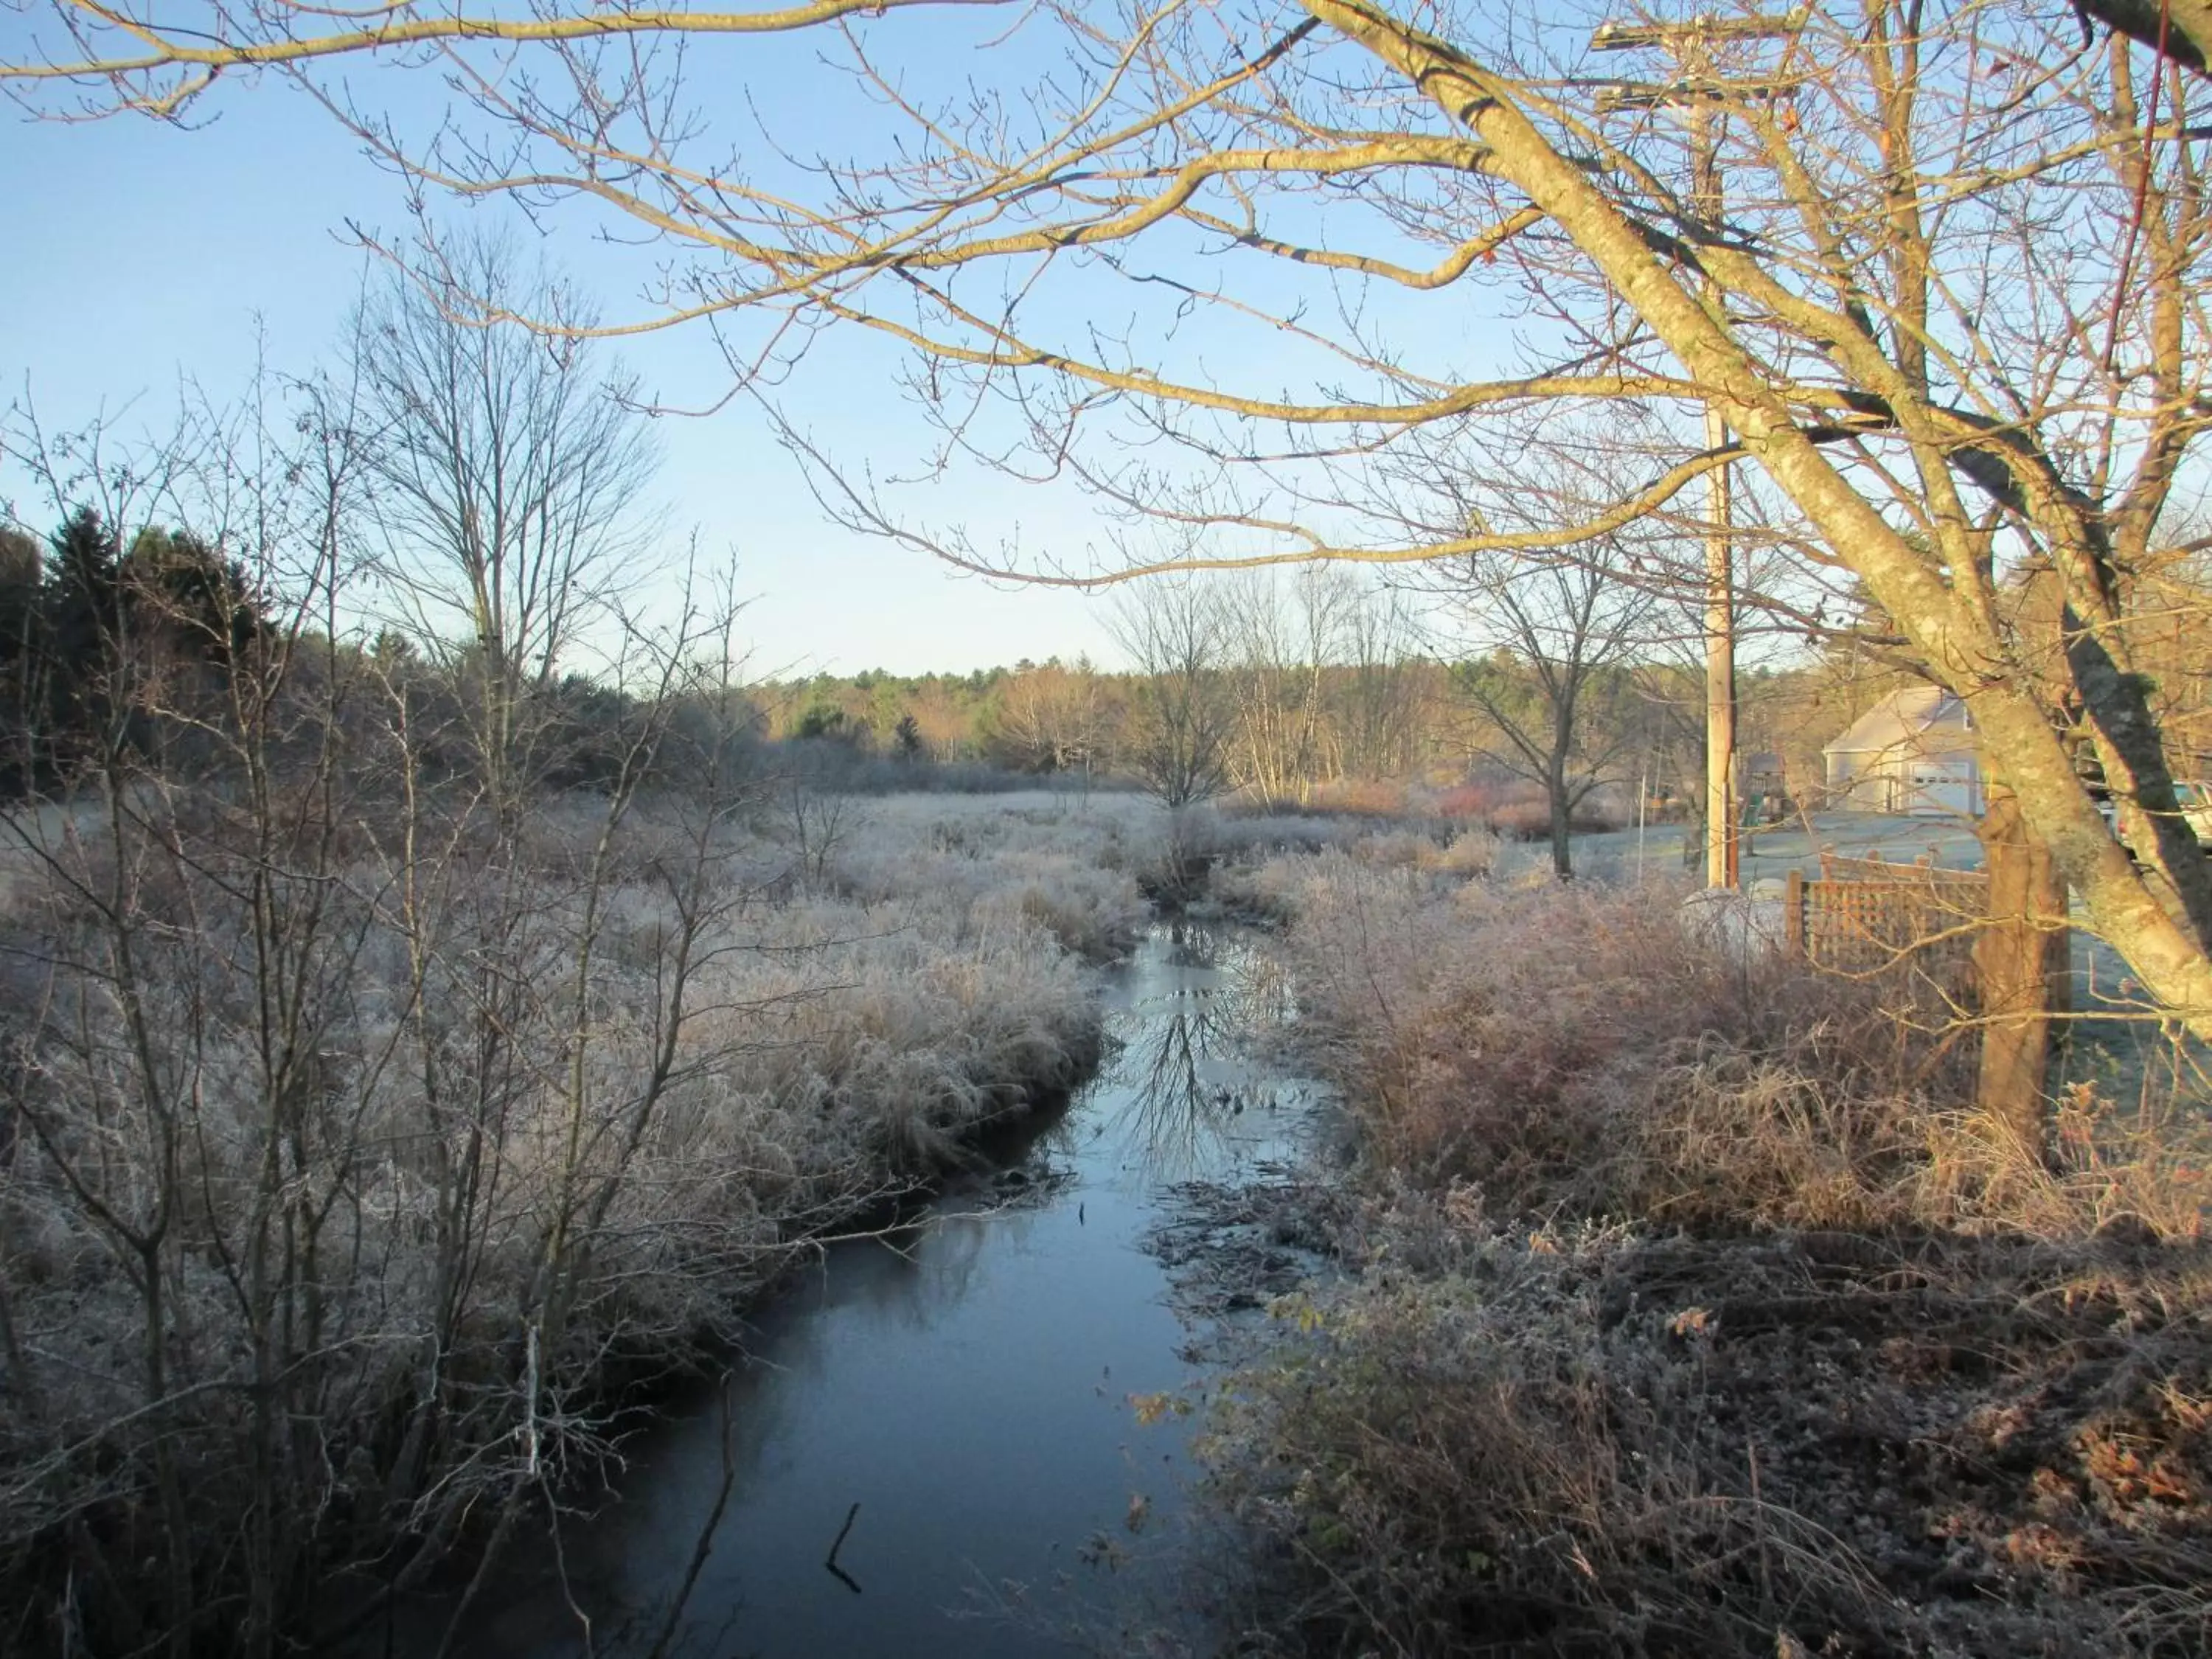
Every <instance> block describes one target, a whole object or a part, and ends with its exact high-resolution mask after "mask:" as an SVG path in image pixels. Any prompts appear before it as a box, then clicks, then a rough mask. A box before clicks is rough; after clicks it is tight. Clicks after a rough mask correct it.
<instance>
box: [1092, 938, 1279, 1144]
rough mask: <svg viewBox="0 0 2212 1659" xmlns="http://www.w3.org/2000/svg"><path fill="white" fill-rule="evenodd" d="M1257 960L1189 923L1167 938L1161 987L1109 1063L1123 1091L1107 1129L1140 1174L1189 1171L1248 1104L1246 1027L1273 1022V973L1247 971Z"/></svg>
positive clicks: (1261, 1100) (1266, 1100) (1251, 1096)
mask: <svg viewBox="0 0 2212 1659" xmlns="http://www.w3.org/2000/svg"><path fill="white" fill-rule="evenodd" d="M1165 965H1166V967H1167V969H1168V970H1169V972H1168V974H1167V975H1165V977H1167V978H1168V979H1169V980H1170V984H1169V985H1168V986H1167V987H1164V991H1162V992H1157V993H1155V994H1153V995H1151V996H1148V997H1146V998H1145V999H1144V1000H1143V1001H1142V1002H1141V1003H1140V1004H1139V1009H1138V1018H1137V1019H1136V1021H1135V1022H1134V1025H1135V1029H1134V1030H1133V1031H1132V1032H1131V1033H1130V1035H1129V1037H1128V1042H1127V1047H1126V1048H1124V1049H1123V1051H1122V1053H1121V1057H1120V1059H1119V1060H1117V1061H1116V1063H1115V1081H1117V1082H1119V1083H1120V1084H1121V1085H1122V1086H1123V1087H1124V1088H1126V1089H1127V1091H1128V1097H1127V1104H1126V1105H1125V1106H1124V1107H1123V1108H1122V1109H1121V1111H1119V1112H1118V1113H1116V1114H1115V1118H1114V1120H1113V1128H1114V1129H1115V1131H1116V1132H1118V1133H1120V1134H1121V1135H1122V1136H1123V1137H1124V1139H1126V1141H1127V1144H1128V1146H1129V1148H1130V1151H1131V1152H1132V1154H1133V1156H1134V1158H1136V1160H1137V1162H1138V1165H1139V1172H1140V1173H1141V1174H1142V1175H1143V1176H1145V1177H1146V1179H1148V1180H1152V1181H1156V1182H1167V1181H1176V1180H1181V1179H1185V1178H1187V1177H1188V1176H1193V1175H1194V1174H1196V1173H1198V1172H1199V1171H1200V1170H1202V1169H1203V1168H1204V1167H1205V1166H1206V1164H1207V1163H1208V1162H1209V1161H1210V1160H1211V1158H1212V1154H1213V1153H1214V1152H1216V1151H1217V1150H1218V1148H1219V1147H1220V1146H1221V1144H1222V1142H1223V1141H1224V1140H1225V1139H1228V1138H1229V1137H1230V1136H1231V1133H1233V1131H1234V1128H1235V1120H1236V1119H1237V1117H1238V1116H1240V1115H1242V1114H1243V1112H1244V1110H1245V1109H1247V1108H1248V1107H1249V1106H1255V1105H1256V1106H1261V1107H1265V1106H1267V1105H1268V1104H1270V1103H1271V1101H1272V1097H1271V1096H1269V1095H1267V1094H1266V1093H1264V1092H1261V1091H1258V1090H1255V1087H1254V1079H1253V1078H1252V1077H1251V1075H1250V1073H1249V1068H1248V1066H1247V1063H1246V1056H1245V1054H1244V1052H1243V1041H1244V1039H1245V1037H1246V1036H1249V1034H1250V1032H1251V1031H1252V1030H1254V1028H1255V1026H1256V1025H1258V1024H1262V1023H1265V1022H1267V1021H1268V1020H1270V1019H1272V1018H1274V1017H1275V1004H1276V1002H1277V1000H1279V995H1280V992H1279V978H1278V976H1276V975H1270V974H1267V973H1265V972H1255V971H1254V970H1255V969H1256V968H1259V967H1260V965H1261V958H1260V957H1259V955H1258V953H1256V952H1254V951H1251V950H1250V949H1249V947H1246V946H1243V945H1241V944H1240V943H1238V942H1237V941H1235V940H1234V939H1231V938H1226V937H1224V936H1222V935H1220V934H1218V933H1214V932H1213V931H1212V930H1211V929H1208V928H1206V927H1200V926H1198V925H1196V924H1194V923H1189V922H1182V923H1177V924H1176V926H1175V927H1173V928H1172V929H1171V931H1170V934H1169V941H1168V951H1167V956H1166V963H1165Z"/></svg>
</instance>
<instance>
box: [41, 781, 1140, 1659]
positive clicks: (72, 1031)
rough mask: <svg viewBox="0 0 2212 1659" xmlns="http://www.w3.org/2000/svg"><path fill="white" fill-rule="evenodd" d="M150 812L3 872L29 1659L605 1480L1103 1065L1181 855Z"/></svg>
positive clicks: (782, 815) (827, 813)
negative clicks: (652, 1415)
mask: <svg viewBox="0 0 2212 1659" xmlns="http://www.w3.org/2000/svg"><path fill="white" fill-rule="evenodd" d="M605 811H606V807H605V803H603V802H595V801H592V800H591V799H584V798H573V799H556V800H547V801H541V802H538V803H537V804H535V805H534V806H533V807H532V809H531V810H530V811H529V813H528V815H527V817H526V819H525V820H524V821H523V822H521V823H517V824H512V825H506V826H502V827H501V829H500V830H499V832H498V833H496V834H494V833H491V832H490V831H489V826H487V825H480V824H474V823H471V821H470V820H469V819H467V818H465V817H463V818H461V819H459V820H434V819H432V818H430V817H425V818H424V819H423V820H422V821H421V822H418V823H416V824H415V825H414V828H413V829H412V830H411V831H410V833H409V834H407V835H404V836H403V835H401V834H399V833H398V831H397V829H385V830H381V831H380V832H378V833H375V834H373V835H372V834H369V833H368V832H366V831H365V830H360V829H351V828H349V830H348V834H347V835H346V836H342V837H339V838H337V839H336V840H334V841H331V842H328V843H315V844H316V845H326V846H327V847H328V848H330V849H331V860H330V861H329V862H327V863H326V864H325V865H324V866H322V867H319V868H318V867H301V866H302V865H303V863H304V855H303V854H301V853H300V852H299V851H298V848H299V847H300V846H301V842H298V841H297V840H295V839H290V838H280V840H281V841H282V844H283V846H284V847H285V848H286V857H287V859H289V860H294V862H292V863H289V864H276V863H273V862H271V861H270V860H267V859H266V858H265V857H264V856H263V855H262V854H258V852H257V851H256V848H257V846H258V842H256V840H255V836H254V826H253V825H252V823H250V822H247V821H246V820H244V819H242V818H241V817H240V816H239V814H238V813H237V812H236V811H234V809H232V808H231V807H229V806H228V805H223V804H219V803H210V802H209V801H205V800H203V799H199V798H198V797H197V796H195V795H193V794H192V793H190V792H188V791H183V790H174V789H171V790H164V791H156V792H154V793H149V794H148V795H147V796H146V797H145V798H144V799H143V800H141V801H139V802H137V804H135V805H133V806H132V807H131V814H132V821H131V823H127V824H126V825H125V828H124V829H123V832H122V833H121V834H120V835H118V834H117V833H115V832H113V831H112V829H102V827H101V826H100V823H99V822H98V817H97V814H93V815H91V816H90V817H86V816H85V815H83V814H79V815H77V817H76V819H72V820H71V822H70V823H69V824H68V825H66V826H64V828H65V829H66V831H67V833H62V832H61V831H57V833H55V834H53V835H50V836H41V835H39V834H36V833H32V834H29V835H27V836H21V837H18V839H17V844H16V847H15V852H14V854H12V855H11V857H10V859H9V864H8V868H7V871H6V875H7V879H8V908H7V911H6V914H5V915H0V933H4V936H5V943H6V945H7V946H8V947H9V948H8V957H7V960H8V964H9V966H8V969H7V970H6V971H7V972H8V974H9V975H10V978H9V985H8V988H9V991H10V992H11V993H12V999H11V1006H10V1007H9V1018H8V1022H7V1030H6V1031H5V1032H4V1034H0V1035H4V1037H5V1039H6V1042H7V1044H8V1047H7V1051H6V1054H7V1060H8V1064H7V1066H6V1068H5V1075H4V1079H0V1081H3V1082H4V1091H0V1358H4V1362H5V1364H4V1370H0V1396H4V1408H0V1585H6V1586H9V1587H11V1589H10V1593H9V1595H6V1596H5V1597H4V1598H0V1599H5V1600H6V1601H8V1602H9V1604H10V1605H12V1606H14V1607H16V1608H18V1609H21V1610H25V1611H23V1612H22V1613H21V1618H20V1620H19V1619H17V1618H16V1616H15V1615H13V1614H11V1615H9V1617H8V1618H7V1619H5V1620H0V1646H4V1647H9V1649H10V1650H17V1649H21V1650H38V1649H41V1648H47V1647H53V1648H60V1649H68V1648H70V1647H71V1646H72V1645H75V1646H76V1647H78V1648H79V1649H81V1650H107V1649H112V1650H131V1649H134V1648H135V1647H137V1646H138V1645H142V1644H144V1643H146V1642H147V1641H149V1640H150V1639H152V1638H153V1637H154V1636H155V1634H156V1633H157V1632H160V1631H161V1630H162V1629H163V1628H165V1627H167V1626H169V1625H172V1624H174V1623H177V1622H179V1621H181V1622H182V1623H183V1624H185V1625H186V1626H193V1625H196V1624H197V1623H198V1622H199V1621H201V1620H204V1619H206V1618H210V1617H212V1616H213V1614H212V1613H209V1612H206V1611H204V1610H205V1609H210V1608H220V1607H223V1606H225V1605H227V1604H228V1601H227V1598H231V1597H234V1596H235V1595H259V1596H264V1597H266V1596H270V1595H278V1594H289V1593H290V1592H289V1591H285V1590H284V1589H283V1586H284V1585H286V1584H292V1585H298V1586H306V1585H312V1584H313V1583H314V1582H315V1581H316V1575H317V1573H318V1571H319V1570H320V1569H321V1568H322V1567H324V1566H325V1565H328V1564H329V1563H331V1561H335V1560H343V1559H348V1558H349V1556H350V1555H352V1554H353V1553H356V1552H358V1551H360V1550H363V1549H367V1550H371V1551H374V1550H377V1549H381V1548H383V1547H385V1546H386V1544H387V1543H389V1542H390V1541H391V1540H392V1538H393V1537H394V1536H395V1534H396V1532H404V1534H407V1535H409V1536H410V1537H411V1538H413V1539H414V1540H415V1541H416V1544H417V1545H418V1546H419V1547H421V1548H422V1551H423V1552H424V1554H423V1555H422V1559H424V1560H428V1559H430V1558H431V1557H433V1556H435V1553H437V1552H438V1550H439V1549H440V1548H441V1547H443V1545H445V1544H446V1543H447V1542H449V1541H451V1539H452V1537H453V1535H454V1534H453V1530H452V1529H453V1528H455V1527H457V1526H458V1525H459V1523H460V1522H461V1521H462V1520H463V1518H464V1517H468V1518H472V1519H475V1520H478V1521H484V1517H486V1516H500V1515H504V1514H507V1513H509V1512H510V1511H511V1510H512V1507H513V1504H515V1503H516V1501H517V1499H516V1494H517V1493H520V1492H526V1491H532V1490H537V1489H538V1487H539V1486H541V1485H543V1484H544V1483H548V1482H555V1481H557V1479H558V1477H559V1475H560V1474H561V1473H562V1471H564V1470H571V1469H574V1468H577V1467H578V1466H579V1464H580V1462H584V1463H587V1462H589V1460H590V1459H591V1458H592V1457H593V1456H595V1455H598V1454H599V1450H600V1449H601V1448H602V1441H601V1436H602V1434H603V1433H604V1429H605V1421H606V1419H605V1410H604V1407H605V1403H606V1392H605V1391H606V1384H607V1383H609V1382H610V1381H611V1380H613V1379H616V1378H618V1377H628V1376H635V1374H637V1372H638V1371H639V1370H653V1369H658V1368H665V1366H667V1365H669V1364H674V1363H679V1362H681V1361H684V1359H686V1358H689V1357H690V1356H692V1355H695V1354H696V1353H697V1352H700V1351H701V1345H702V1342H706V1341H709V1340H713V1339H714V1338H716V1337H717V1336H718V1335H721V1334H730V1333H732V1332H734V1330H735V1328H736V1322H737V1320H738V1316H740V1315H742V1313H743V1312H744V1310H745V1308H746V1306H747V1304H748V1301H749V1299H750V1298H751V1297H754V1296H755V1295H757V1293H758V1292H759V1291H760V1290H761V1289H762V1288H763V1286H764V1285H768V1284H769V1282H771V1281H772V1280H773V1279H775V1277H776V1276H777V1275H778V1274H779V1273H781V1271H782V1270H783V1269H784V1268H785V1267H787V1266H788V1265H789V1264H791V1263H792V1262H793V1261H795V1260H796V1259H798V1256H799V1253H801V1252H803V1251H804V1250H805V1249H807V1244H806V1240H807V1239H808V1237H810V1236H812V1235H816V1234H818V1233H819V1232H820V1231H823V1229H825V1228H831V1227H835V1226H838V1225H844V1224H846V1223H848V1221H849V1220H850V1219H851V1218H853V1217H854V1216H855V1215H858V1214H860V1213H862V1212H866V1211H868V1210H870V1209H871V1208H872V1207H874V1206H880V1205H881V1204H883V1203H884V1201H885V1200H888V1199H890V1198H891V1197H893V1196H894V1195H896V1194H900V1193H902V1192H907V1191H911V1190H912V1189H913V1188H915V1186H916V1185H917V1184H918V1183H921V1182H927V1180H928V1179H929V1178H930V1177H931V1176H933V1174H934V1173H935V1172H937V1171H939V1170H942V1169H943V1168H944V1167H945V1164H946V1161H947V1160H948V1159H951V1158H956V1157H957V1156H959V1155H960V1154H959V1147H960V1143H961V1142H962V1141H963V1139H967V1138H968V1137H969V1136H972V1135H973V1134H974V1133H975V1132H976V1131H977V1130H978V1129H979V1128H981V1127H982V1126H984V1125H986V1124H988V1123H991V1122H993V1121H1000V1120H1003V1119H1004V1118H1006V1116H1007V1115H1010V1114H1013V1113H1018V1112H1020V1111H1023V1110H1026V1109H1030V1107H1031V1106H1032V1105H1033V1104H1034V1103H1036V1101H1037V1100H1039V1099H1040V1098H1041V1097H1045V1096H1048V1095H1049V1094H1050V1093H1051V1092H1052V1091H1056V1090H1060V1089H1062V1088H1065V1087H1066V1086H1068V1085H1072V1084H1073V1082H1074V1081H1076V1080H1077V1079H1078V1078H1079V1075H1080V1073H1081V1072H1082V1071H1083V1070H1084V1068H1085V1067H1086V1066H1088V1065H1089V1064H1090V1063H1091V1060H1092V1059H1093V1057H1094V1056H1095V1054H1096V1050H1097V1042H1098V1033H1099V1019H1100V1015H1099V1009H1098V1005H1097V994H1096V991H1097V986H1096V975H1095V970H1094V969H1093V968H1092V967H1091V965H1090V961H1091V959H1095V958H1103V957H1109V956H1111V955H1112V954H1114V953H1115V951H1118V950H1119V949H1121V948H1123V947H1124V946H1125V945H1127V943H1128V941H1129V940H1131V939H1133V937H1134V935H1135V933H1136V931H1137V929H1138V928H1139V926H1140V925H1141V921H1142V917H1143V915H1144V907H1143V901H1142V898H1141V896H1140V894H1139V890H1138V886H1137V878H1136V875H1135V874H1134V873H1133V872H1134V871H1135V870H1136V869H1138V868H1139V867H1141V866H1142V863H1143V861H1144V860H1146V858H1148V857H1153V856H1157V851H1156V833H1155V832H1156V830H1157V827H1158V826H1157V823H1156V822H1155V817H1152V816H1148V814H1147V812H1146V809H1145V808H1144V807H1143V806H1142V805H1141V804H1140V803H1136V802H1133V801H1131V800H1129V799H1127V798H1118V799H1117V798H1111V797H1100V798H1096V799H1093V800H1092V801H1091V802H1090V803H1089V804H1088V805H1073V804H1061V803H1055V802H1054V801H1053V800H1052V799H1050V798H1049V797H1042V798H1039V799H1028V798H1024V797H1022V796H1018V795H1016V796H1006V795H1001V796H995V797H992V798H989V799H987V800H971V799H960V798H951V797H933V798H929V799H926V800H925V799H902V798H896V797H894V798H889V799H872V800H870V801H868V802H866V804H865V806H864V807H863V806H857V805H855V804H854V803H850V802H844V801H840V800H836V799H828V800H825V799H821V798H816V799H812V800H811V801H802V802H778V801H776V800H775V799H761V800H758V801H757V802H754V803H752V804H751V805H750V808H749V809H748V810H746V811H742V812H738V813H736V814H732V815H730V816H728V817H726V818H724V819H722V820H720V822H718V823H713V825H712V827H711V828H709V829H706V830H704V831H703V832H701V829H700V826H701V824H702V823H704V822H707V821H705V820H702V819H700V818H699V817H698V816H697V814H696V811H690V810H689V809H687V808H686V807H685V806H684V804H683V803H680V802H662V803H653V802H650V801H641V802H640V803H639V804H638V805H636V806H635V808H634V810H633V811H631V812H630V814H629V816H628V817H626V818H625V819H624V820H623V822H622V823H621V824H620V825H619V826H618V827H617V831H616V833H615V834H614V835H613V836H612V837H611V839H610V840H609V841H607V842H606V844H605V852H604V854H602V853H600V852H599V851H598V850H597V849H599V847H600V837H601V831H602V829H603V828H604V827H605ZM802 812H803V813H804V814H805V816H801V813H802ZM79 819H81V820H82V822H79V821H78V820H79ZM257 872H258V873H257ZM679 992H680V994H679ZM255 1401H265V1402H266V1403H267V1405H268V1406H269V1407H270V1410H269V1411H267V1412H262V1411H257V1410H256V1409H254V1402H255ZM484 1523H485V1524H490V1522H489V1521H485V1522H484ZM105 1538H113V1539H117V1540H120V1541H122V1543H121V1545H120V1546H119V1547H118V1548H117V1549H116V1550H115V1551H114V1552H113V1553H110V1552H109V1551H108V1550H107V1549H106V1547H104V1546H102V1545H100V1544H99V1543H98V1542H97V1541H98V1540H100V1539H105ZM72 1540H75V1541H74V1542H72ZM88 1552H89V1553H88ZM286 1563H289V1565H283V1564H286ZM92 1571H96V1572H98V1573H99V1574H100V1575H102V1577H103V1582H106V1583H112V1585H113V1586H114V1592H113V1593H112V1594H108V1593H106V1592H103V1593H102V1594H100V1595H97V1596H95V1595H85V1596H83V1597H82V1598H80V1601H78V1602H76V1603H72V1604H71V1606H72V1607H73V1609H74V1610H73V1611H72V1612H71V1613H70V1620H75V1621H76V1622H75V1623H68V1622H66V1621H64V1623H59V1624H58V1623H56V1622H54V1621H52V1620H48V1619H46V1617H45V1615H44V1614H43V1613H34V1612H33V1611H29V1610H32V1609H35V1608H40V1607H58V1606H59V1605H61V1603H60V1602H59V1601H57V1600H56V1592H55V1586H56V1585H57V1584H61V1583H65V1582H67V1581H68V1580H69V1577H70V1574H71V1573H72V1572H78V1573H83V1572H92ZM57 1575H58V1576H57ZM267 1616H269V1617H271V1618H274V1617H277V1613H276V1612H275V1611H273V1610H272V1611H270V1612H269V1613H268V1614H267Z"/></svg>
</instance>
